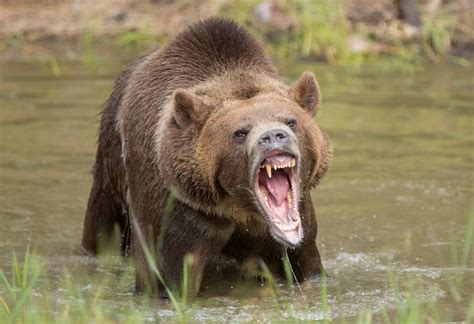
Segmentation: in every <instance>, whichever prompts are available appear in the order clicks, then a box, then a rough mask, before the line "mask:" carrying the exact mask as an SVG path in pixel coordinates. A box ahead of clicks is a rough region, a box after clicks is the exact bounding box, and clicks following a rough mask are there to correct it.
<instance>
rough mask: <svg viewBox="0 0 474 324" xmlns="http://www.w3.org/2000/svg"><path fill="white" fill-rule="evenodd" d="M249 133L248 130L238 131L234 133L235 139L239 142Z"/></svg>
mask: <svg viewBox="0 0 474 324" xmlns="http://www.w3.org/2000/svg"><path fill="white" fill-rule="evenodd" d="M248 133H249V131H248V130H246V129H238V130H236V131H235V132H234V137H235V138H236V139H238V140H243V139H244V138H245V137H246V136H247V134H248Z"/></svg>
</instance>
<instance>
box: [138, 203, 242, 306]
mask: <svg viewBox="0 0 474 324" xmlns="http://www.w3.org/2000/svg"><path fill="white" fill-rule="evenodd" d="M233 231H234V224H233V223H232V222H231V221H229V220H226V219H221V218H218V217H217V216H214V215H206V214H203V213H200V212H196V211H194V210H192V209H191V208H189V207H187V206H186V205H184V204H183V203H181V202H179V201H175V202H174V206H173V208H172V210H171V211H170V212H169V213H168V215H163V216H162V217H161V220H160V224H159V228H158V230H157V231H155V233H154V236H155V237H154V244H155V249H154V251H155V252H154V256H156V265H157V269H158V271H159V273H160V275H161V276H162V278H163V280H164V283H165V284H166V286H167V287H168V288H169V289H170V290H171V291H172V292H181V295H184V294H185V295H186V296H187V297H194V296H196V295H197V294H198V292H199V288H200V285H201V280H202V276H203V270H204V267H205V265H206V263H207V262H208V261H209V260H211V259H212V258H213V257H214V256H216V255H218V254H219V253H220V252H221V250H222V249H223V247H224V246H225V244H226V243H227V241H228V240H229V238H230V236H231V234H232V232H233ZM138 255H139V256H140V255H142V257H141V258H143V257H145V256H144V255H143V253H138ZM139 258H140V257H139ZM137 261H138V262H137V264H139V265H140V264H141V265H143V262H140V260H137ZM185 267H186V271H185V272H183V270H184V269H185ZM148 268H149V267H148ZM184 274H187V275H186V277H187V278H186V280H185V281H184V282H187V286H186V287H184V286H183V280H184ZM143 276H152V277H151V278H143ZM143 282H147V283H148V284H149V285H152V286H151V287H149V288H150V289H151V291H152V292H155V293H158V294H159V295H161V296H165V295H166V291H165V289H164V286H163V283H162V282H161V281H160V280H159V279H158V278H156V273H154V272H153V271H145V272H143V271H141V270H140V269H137V285H136V287H137V290H139V291H140V290H143V288H144V287H142V286H143V285H142V284H141V283H143ZM183 290H184V291H183Z"/></svg>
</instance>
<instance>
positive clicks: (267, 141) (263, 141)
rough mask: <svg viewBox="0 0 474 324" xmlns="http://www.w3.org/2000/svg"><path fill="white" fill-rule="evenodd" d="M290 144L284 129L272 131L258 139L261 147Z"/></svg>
mask: <svg viewBox="0 0 474 324" xmlns="http://www.w3.org/2000/svg"><path fill="white" fill-rule="evenodd" d="M287 142H288V133H287V132H285V131H284V130H283V129H272V130H270V131H267V132H265V133H263V134H262V135H261V136H260V138H259V139H258V144H260V145H261V146H264V147H265V146H269V145H272V144H286V143H287Z"/></svg>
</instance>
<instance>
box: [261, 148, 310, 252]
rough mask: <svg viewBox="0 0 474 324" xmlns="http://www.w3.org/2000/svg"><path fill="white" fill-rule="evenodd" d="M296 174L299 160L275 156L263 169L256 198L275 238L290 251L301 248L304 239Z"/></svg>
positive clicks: (285, 156)
mask: <svg viewBox="0 0 474 324" xmlns="http://www.w3.org/2000/svg"><path fill="white" fill-rule="evenodd" d="M296 171H297V165H296V160H295V158H294V157H293V156H292V155H289V154H280V155H276V156H272V157H269V158H267V159H265V160H264V161H263V162H262V164H261V165H260V168H259V169H258V170H257V174H256V179H255V184H254V193H255V196H256V197H257V201H258V203H259V205H260V210H261V211H262V212H263V214H264V216H265V219H266V220H267V222H268V223H269V225H270V231H271V233H272V235H273V236H274V238H275V239H276V240H278V241H279V242H281V243H283V244H284V245H287V246H290V247H294V246H296V245H298V244H299V243H300V242H301V240H302V238H303V227H302V224H301V218H300V215H299V212H298V177H297V172H296Z"/></svg>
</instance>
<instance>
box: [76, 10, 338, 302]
mask: <svg viewBox="0 0 474 324" xmlns="http://www.w3.org/2000/svg"><path fill="white" fill-rule="evenodd" d="M320 101H321V94H320V91H319V86H318V84H317V81H316V79H315V77H314V75H313V74H312V73H310V72H305V73H303V75H302V76H301V77H300V78H299V80H298V81H296V82H295V83H294V84H293V85H292V86H291V87H289V86H286V85H285V84H284V83H283V81H282V79H281V78H280V77H279V75H278V73H277V71H276V69H275V67H274V66H273V64H272V63H271V61H270V60H269V58H268V57H267V55H266V53H265V51H264V50H263V48H262V46H261V45H260V44H259V43H258V42H257V41H256V40H255V39H254V38H253V37H252V36H251V35H250V34H249V33H248V32H247V31H245V30H244V29H243V28H242V27H239V26H238V25H237V24H235V23H233V22H232V21H228V20H224V19H218V18H213V19H208V20H204V21H201V22H199V23H197V24H194V25H192V26H190V27H189V28H188V29H186V30H185V31H184V32H182V33H180V34H179V35H178V36H176V38H175V39H174V40H172V41H171V42H170V43H169V45H168V46H166V47H164V48H162V49H157V50H154V51H152V52H151V53H149V54H148V55H146V56H144V57H142V58H140V59H138V60H137V61H135V62H134V63H132V64H131V65H130V66H129V67H128V68H126V69H125V70H124V71H123V72H122V73H121V75H120V76H119V78H118V79H117V80H116V82H115V84H114V87H113V91H112V94H111V96H110V98H109V99H108V101H107V102H106V104H105V108H104V110H103V113H102V117H101V124H100V132H99V139H98V149H97V155H96V162H95V165H94V168H93V184H92V190H91V193H90V197H89V202H88V205H87V211H86V216H85V222H84V231H83V238H82V249H83V250H84V251H85V252H86V253H88V254H91V255H94V254H96V253H97V252H98V247H99V242H100V244H107V243H110V242H111V241H112V236H113V233H114V228H119V229H120V232H121V235H122V236H121V238H122V242H121V243H122V247H123V250H124V251H125V252H126V253H127V252H128V251H129V250H130V252H131V254H132V255H133V258H134V261H135V266H136V291H138V292H140V291H144V290H147V291H151V292H153V293H158V294H166V291H167V289H170V290H179V289H180V287H181V280H182V276H183V266H184V262H185V261H184V260H187V261H186V265H187V267H188V268H187V271H186V272H187V273H188V274H190V280H191V283H192V284H191V285H190V287H189V290H188V294H189V295H190V296H195V295H196V294H197V293H198V292H199V287H200V283H201V279H202V277H203V272H204V268H205V266H206V264H208V263H209V261H211V260H213V259H215V258H216V257H217V256H220V255H223V256H226V257H229V258H232V259H233V260H235V261H236V262H237V263H238V264H244V263H245V262H247V260H250V259H253V260H258V262H259V264H260V265H264V267H265V268H266V269H269V271H271V273H272V274H274V275H281V274H283V273H284V267H283V263H282V260H283V255H284V253H286V252H285V251H287V253H288V259H289V261H290V263H291V266H292V269H293V272H294V275H295V277H296V279H297V280H298V281H303V280H306V279H309V278H312V277H315V276H317V275H318V274H320V273H321V271H322V265H321V259H320V255H319V252H318V248H317V247H316V232H317V225H316V216H315V212H314V208H313V202H312V200H311V194H310V191H311V189H312V188H313V187H315V186H316V184H318V182H319V181H320V180H321V178H322V177H323V175H324V174H325V173H326V172H327V171H328V169H329V167H330V162H331V156H332V148H331V143H330V141H329V138H328V136H327V135H326V134H325V133H324V132H323V131H322V130H321V129H320V127H319V126H318V124H317V123H316V122H315V120H314V117H315V115H316V112H317V111H318V109H319V106H320Z"/></svg>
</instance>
